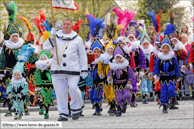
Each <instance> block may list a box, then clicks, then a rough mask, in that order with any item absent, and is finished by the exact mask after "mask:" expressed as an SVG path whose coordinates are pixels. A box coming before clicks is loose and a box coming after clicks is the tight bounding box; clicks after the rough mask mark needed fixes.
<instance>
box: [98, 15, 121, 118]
mask: <svg viewBox="0 0 194 129" xmlns="http://www.w3.org/2000/svg"><path fill="white" fill-rule="evenodd" d="M121 27H122V26H118V25H117V22H116V19H115V16H112V17H111V18H110V23H109V24H106V26H105V31H106V33H105V36H106V37H108V39H109V41H108V43H107V45H106V46H105V52H104V54H101V56H100V58H101V59H100V61H99V63H98V69H99V70H98V74H99V75H100V78H101V79H103V88H104V93H105V96H106V99H107V103H108V104H109V105H110V109H109V110H108V113H109V115H111V116H114V115H115V112H116V110H115V101H114V98H115V94H114V91H113V84H112V83H108V81H107V75H108V71H109V63H110V60H111V58H113V55H109V54H108V53H107V51H108V49H112V50H113V52H114V49H115V45H114V44H113V40H114V39H116V38H117V31H118V30H119V29H120V28H121ZM102 74H103V75H104V76H105V77H104V78H102Z"/></svg>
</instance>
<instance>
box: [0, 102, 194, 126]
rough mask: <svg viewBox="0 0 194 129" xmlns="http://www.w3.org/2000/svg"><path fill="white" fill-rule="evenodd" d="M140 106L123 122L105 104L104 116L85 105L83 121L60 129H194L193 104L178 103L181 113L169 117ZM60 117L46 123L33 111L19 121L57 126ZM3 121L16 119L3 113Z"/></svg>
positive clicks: (153, 107)
mask: <svg viewBox="0 0 194 129" xmlns="http://www.w3.org/2000/svg"><path fill="white" fill-rule="evenodd" d="M137 103H138V107H136V108H132V107H129V106H128V108H127V112H126V113H125V114H122V116H121V117H120V119H118V118H117V117H116V116H109V115H108V113H107V111H108V108H109V106H107V104H106V103H103V104H102V107H103V111H102V116H93V115H92V114H93V113H94V109H92V105H91V104H90V103H86V104H85V109H84V112H83V114H84V117H80V118H79V119H78V120H72V118H69V120H68V121H63V122H62V127H61V128H90V129H91V128H129V129H131V128H149V129H150V128H155V129H156V128H168V129H170V128H179V129H189V128H194V117H193V116H194V112H193V110H194V108H193V107H194V102H193V100H182V101H179V104H180V105H178V107H179V109H178V110H169V112H168V114H163V113H162V107H161V108H160V109H159V106H158V105H157V104H156V102H149V104H145V105H143V104H142V103H141V102H137ZM30 108H34V107H30ZM52 108H55V107H52ZM52 108H51V110H52ZM58 117H59V116H58V111H56V110H55V111H50V114H49V119H48V120H45V119H44V117H43V116H42V115H38V111H33V112H30V115H29V116H23V117H22V120H17V122H18V123H19V122H22V121H38V122H45V121H50V122H53V121H55V122H57V119H58ZM1 121H13V117H5V116H4V113H1ZM96 121H98V122H96ZM15 122H16V121H15Z"/></svg>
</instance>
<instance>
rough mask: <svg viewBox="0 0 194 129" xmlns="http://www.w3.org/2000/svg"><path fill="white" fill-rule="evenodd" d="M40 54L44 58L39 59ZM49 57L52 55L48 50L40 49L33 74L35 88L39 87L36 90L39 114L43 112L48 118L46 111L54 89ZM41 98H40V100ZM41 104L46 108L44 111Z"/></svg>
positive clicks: (50, 102)
mask: <svg viewBox="0 0 194 129" xmlns="http://www.w3.org/2000/svg"><path fill="white" fill-rule="evenodd" d="M42 56H45V57H46V60H41V57H42ZM51 57H52V54H51V52H50V51H45V50H42V51H41V52H40V53H39V54H38V61H36V67H37V69H36V71H35V74H34V79H35V85H36V88H41V89H40V91H39V92H38V93H39V95H40V97H39V102H40V103H39V104H40V110H39V115H42V114H44V118H45V119H48V118H49V114H48V111H49V106H51V105H52V90H54V88H53V84H52V80H51V75H50V65H51V61H52V59H51ZM41 98H42V100H40V99H41ZM43 106H44V107H45V109H46V112H45V113H44V109H43Z"/></svg>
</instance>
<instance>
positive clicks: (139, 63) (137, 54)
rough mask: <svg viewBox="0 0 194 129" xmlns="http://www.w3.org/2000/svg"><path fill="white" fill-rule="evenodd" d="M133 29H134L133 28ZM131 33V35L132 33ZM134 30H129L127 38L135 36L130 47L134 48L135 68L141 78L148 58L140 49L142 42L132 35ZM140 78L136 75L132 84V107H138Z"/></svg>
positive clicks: (129, 44)
mask: <svg viewBox="0 0 194 129" xmlns="http://www.w3.org/2000/svg"><path fill="white" fill-rule="evenodd" d="M131 29H134V28H133V27H132V28H131ZM130 31H131V33H130ZM132 32H133V31H132V30H129V35H128V36H127V37H128V38H129V37H130V36H133V39H134V40H133V41H132V42H131V41H129V43H128V46H132V52H133V54H134V60H135V66H136V70H135V71H136V72H137V73H139V76H141V77H143V75H144V71H145V70H146V58H145V56H144V54H143V51H142V49H141V48H140V41H137V40H136V38H135V36H134V35H133V33H132ZM138 81H140V80H139V77H138V76H137V75H136V76H135V79H134V80H133V82H132V86H133V88H132V100H131V105H132V106H134V107H136V106H137V105H136V104H135V96H136V93H137V92H138V91H139V87H138V86H137V83H138Z"/></svg>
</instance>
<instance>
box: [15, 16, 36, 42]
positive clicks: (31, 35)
mask: <svg viewBox="0 0 194 129" xmlns="http://www.w3.org/2000/svg"><path fill="white" fill-rule="evenodd" d="M17 17H18V18H20V19H21V20H23V21H24V22H25V23H26V26H27V28H28V30H29V33H28V36H27V39H26V42H27V43H34V36H33V34H32V33H31V26H30V23H29V21H28V19H27V18H25V17H22V16H17Z"/></svg>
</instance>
